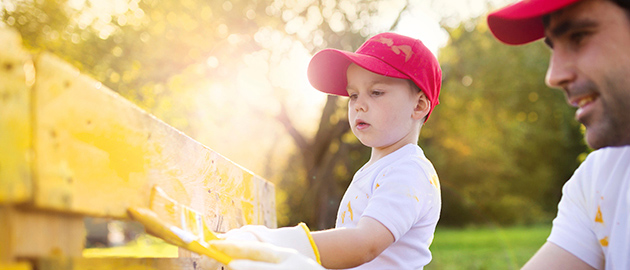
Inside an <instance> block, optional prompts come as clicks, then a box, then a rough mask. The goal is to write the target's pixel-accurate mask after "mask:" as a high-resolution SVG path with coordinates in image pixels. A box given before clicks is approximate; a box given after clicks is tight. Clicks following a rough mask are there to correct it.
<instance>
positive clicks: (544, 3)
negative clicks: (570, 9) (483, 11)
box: [488, 0, 580, 45]
mask: <svg viewBox="0 0 630 270" xmlns="http://www.w3.org/2000/svg"><path fill="white" fill-rule="evenodd" d="M578 1H580V0H555V1H550V0H523V1H519V2H517V3H515V4H512V5H510V6H507V7H504V8H502V9H500V10H497V11H495V12H492V13H490V15H488V27H489V28H490V31H491V32H492V34H493V35H494V36H495V37H496V38H497V39H498V40H500V41H502V42H503V43H506V44H510V45H520V44H525V43H528V42H532V41H534V40H537V39H540V38H542V37H544V36H545V27H544V25H543V22H542V16H544V15H546V14H549V13H552V12H554V11H557V10H560V9H562V8H564V7H566V6H568V5H571V4H573V3H575V2H578Z"/></svg>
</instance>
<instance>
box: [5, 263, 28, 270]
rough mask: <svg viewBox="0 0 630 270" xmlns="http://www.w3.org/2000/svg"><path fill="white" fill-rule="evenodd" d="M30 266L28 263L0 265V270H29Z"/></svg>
mask: <svg viewBox="0 0 630 270" xmlns="http://www.w3.org/2000/svg"><path fill="white" fill-rule="evenodd" d="M31 269H33V268H32V267H31V264H30V263H28V262H16V263H10V264H9V263H0V270H31Z"/></svg>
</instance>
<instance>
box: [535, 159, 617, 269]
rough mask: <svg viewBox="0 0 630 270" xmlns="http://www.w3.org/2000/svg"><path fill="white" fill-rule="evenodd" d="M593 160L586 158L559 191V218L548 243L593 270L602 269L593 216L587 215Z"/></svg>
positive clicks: (589, 209)
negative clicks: (576, 258) (571, 255)
mask: <svg viewBox="0 0 630 270" xmlns="http://www.w3.org/2000/svg"><path fill="white" fill-rule="evenodd" d="M593 162H594V161H593V158H591V159H587V160H586V161H584V163H583V164H582V165H581V166H580V168H578V169H577V170H576V171H575V173H574V174H573V176H572V177H571V179H569V181H567V183H566V184H565V185H564V187H563V188H562V199H561V200H560V203H559V204H558V215H557V216H556V218H555V219H554V220H553V227H552V229H551V234H550V235H549V238H548V239H547V241H549V242H552V243H554V244H556V245H558V246H559V247H561V248H563V249H564V250H566V251H568V252H570V253H571V254H573V255H575V256H576V257H578V258H580V259H581V260H583V261H584V262H586V263H588V264H589V265H591V266H592V267H594V268H596V269H603V268H604V266H603V262H604V257H603V256H604V255H603V254H602V251H601V249H600V248H599V247H600V244H599V241H598V240H597V236H596V235H595V233H594V232H593V230H592V226H593V225H592V224H593V217H592V215H589V211H591V208H592V207H591V206H589V198H588V195H587V194H590V192H589V191H590V189H591V186H590V183H591V182H592V181H593V180H594V179H590V178H592V177H593V173H592V169H591V167H592V165H591V163H593Z"/></svg>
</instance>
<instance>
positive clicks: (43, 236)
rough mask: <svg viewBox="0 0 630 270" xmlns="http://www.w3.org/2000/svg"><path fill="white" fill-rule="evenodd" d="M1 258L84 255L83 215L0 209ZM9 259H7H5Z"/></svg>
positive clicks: (9, 207) (9, 208) (8, 208)
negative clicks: (0, 230) (0, 232)
mask: <svg viewBox="0 0 630 270" xmlns="http://www.w3.org/2000/svg"><path fill="white" fill-rule="evenodd" d="M0 220H2V222H1V225H0V228H1V229H2V234H0V236H2V238H3V239H0V242H1V243H2V245H1V246H2V248H0V253H1V254H0V255H1V256H3V257H9V258H8V259H9V260H12V259H16V258H36V257H47V256H69V257H72V256H77V257H80V256H81V252H82V251H83V246H84V242H85V225H84V224H83V218H82V217H80V216H70V215H62V214H58V213H47V212H39V211H26V210H20V209H15V208H13V207H11V206H4V207H1V208H0ZM6 259H7V258H5V260H6Z"/></svg>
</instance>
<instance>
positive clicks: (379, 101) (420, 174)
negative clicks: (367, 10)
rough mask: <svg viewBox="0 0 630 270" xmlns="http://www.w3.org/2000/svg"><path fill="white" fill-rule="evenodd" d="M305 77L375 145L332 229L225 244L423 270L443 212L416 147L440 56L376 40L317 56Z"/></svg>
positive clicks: (340, 264)
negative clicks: (339, 103) (342, 102)
mask: <svg viewBox="0 0 630 270" xmlns="http://www.w3.org/2000/svg"><path fill="white" fill-rule="evenodd" d="M308 77H309V81H310V82H311V84H312V85H313V86H314V87H315V88H316V89H318V90H320V91H322V92H325V93H328V94H333V95H340V96H348V97H349V103H348V120H349V122H350V126H351V129H352V132H353V133H354V134H355V135H356V136H357V138H358V139H359V140H360V141H361V143H362V144H364V145H366V146H368V147H371V148H372V153H371V156H370V160H369V161H368V162H367V163H366V164H365V165H364V166H363V167H362V168H361V169H360V170H359V171H358V172H357V173H356V174H355V176H354V178H353V180H352V183H351V184H350V186H349V187H348V190H347V191H346V194H345V195H344V197H343V199H342V201H341V206H340V208H339V210H338V214H337V223H336V228H335V229H331V230H325V231H318V232H312V233H310V232H309V231H308V228H306V226H305V225H303V224H300V225H298V226H296V227H293V228H281V229H276V230H270V229H267V228H264V227H261V226H245V227H243V228H241V229H237V230H232V231H230V232H228V233H227V234H226V238H227V239H228V240H229V239H239V238H240V239H243V238H245V239H246V238H250V239H255V240H258V241H261V242H268V243H272V244H275V245H278V246H283V247H290V248H294V249H297V250H298V251H299V252H300V253H302V254H304V255H306V256H308V257H310V258H312V259H314V260H316V261H318V262H320V261H321V264H322V265H323V266H324V267H326V268H351V267H357V266H358V267H357V268H355V269H422V268H423V267H424V266H425V265H426V264H428V263H429V262H430V261H431V253H430V251H429V245H430V244H431V241H432V240H433V233H434V231H435V226H436V224H437V221H438V219H439V215H440V209H441V197H440V186H439V181H438V177H437V174H436V172H435V169H434V168H433V165H432V164H431V162H430V161H429V160H428V159H427V158H426V157H425V156H424V153H423V152H422V149H420V147H419V146H418V145H417V144H418V137H419V135H420V129H421V127H422V125H423V124H424V123H425V122H426V120H427V119H428V117H429V115H430V114H431V112H432V111H433V108H435V105H437V103H438V95H439V91H440V86H441V70H440V67H439V64H438V62H437V59H436V58H435V57H434V56H433V54H432V53H431V52H430V51H429V50H428V49H427V48H426V47H425V46H424V45H423V44H422V42H420V41H419V40H416V39H412V38H409V37H406V36H402V35H398V34H394V33H382V34H379V35H376V36H374V37H372V38H370V39H369V40H368V41H366V42H365V43H364V44H363V45H362V46H361V47H360V48H359V49H358V50H357V51H356V52H355V53H352V52H344V51H339V50H334V49H325V50H322V51H321V52H319V53H317V54H316V55H315V56H314V57H313V59H312V60H311V62H310V64H309V67H308ZM320 259H321V260H320Z"/></svg>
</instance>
